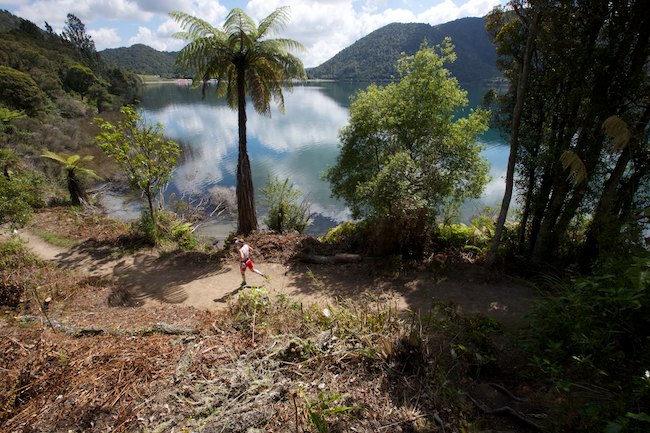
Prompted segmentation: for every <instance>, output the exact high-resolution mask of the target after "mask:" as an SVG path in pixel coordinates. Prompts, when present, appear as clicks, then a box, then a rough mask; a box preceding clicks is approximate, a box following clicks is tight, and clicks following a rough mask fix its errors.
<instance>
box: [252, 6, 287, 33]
mask: <svg viewBox="0 0 650 433" xmlns="http://www.w3.org/2000/svg"><path fill="white" fill-rule="evenodd" d="M289 11H290V7H289V6H282V7H279V8H277V9H276V10H275V11H273V13H271V15H269V16H268V17H266V18H264V19H263V20H262V21H260V25H259V26H258V29H257V31H258V34H259V38H263V37H265V36H267V35H271V34H275V33H276V32H279V31H282V30H284V29H285V28H286V27H287V24H288V23H289Z"/></svg>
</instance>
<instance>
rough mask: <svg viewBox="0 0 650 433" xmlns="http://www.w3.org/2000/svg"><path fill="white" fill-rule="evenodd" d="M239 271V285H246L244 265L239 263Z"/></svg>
mask: <svg viewBox="0 0 650 433" xmlns="http://www.w3.org/2000/svg"><path fill="white" fill-rule="evenodd" d="M239 270H240V271H241V285H242V286H243V285H245V284H246V264H245V263H240V266H239Z"/></svg>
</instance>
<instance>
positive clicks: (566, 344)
mask: <svg viewBox="0 0 650 433" xmlns="http://www.w3.org/2000/svg"><path fill="white" fill-rule="evenodd" d="M601 269H602V271H601V272H599V273H598V274H597V275H593V276H589V277H580V278H576V279H574V280H573V281H571V282H570V283H568V284H564V285H560V286H559V287H557V290H558V291H559V293H558V294H557V295H556V296H553V297H550V298H548V299H545V300H544V301H542V302H541V303H540V304H539V305H537V306H536V309H535V311H534V314H533V315H532V320H531V326H530V329H529V330H528V331H527V339H526V340H527V341H529V347H528V350H529V351H530V352H529V353H530V357H531V360H532V362H533V364H534V365H535V366H537V368H539V369H541V370H542V371H543V372H544V373H545V374H546V376H547V377H548V378H549V379H551V380H553V381H554V382H555V384H556V386H557V387H558V388H559V389H560V390H561V391H563V392H567V393H570V392H572V391H573V384H574V383H577V382H581V383H586V384H590V383H598V384H599V391H598V392H597V394H601V395H600V397H598V398H597V399H596V398H594V399H592V401H590V402H589V403H588V404H585V405H583V407H582V408H581V409H582V410H583V413H582V415H583V418H584V419H583V424H584V425H585V428H586V429H587V430H589V429H590V428H591V429H596V428H601V429H602V424H604V422H605V420H607V417H610V419H611V418H615V417H618V416H622V415H625V413H627V412H634V413H638V412H641V411H646V412H648V411H650V405H649V404H648V402H650V399H649V398H648V397H650V380H649V379H648V378H647V375H648V373H647V371H648V366H649V365H650V348H649V346H648V341H649V338H650V334H649V333H648V330H649V329H650V258H649V257H644V258H636V259H634V260H633V261H632V262H630V263H613V262H612V263H609V264H602V267H601ZM603 396H605V397H606V398H603ZM627 421H628V422H629V421H630V420H627ZM598 425H601V426H600V427H598ZM628 427H629V428H630V430H629V431H636V430H633V429H631V426H628ZM592 431H593V430H592ZM626 431H628V430H626ZM639 431H640V430H639Z"/></svg>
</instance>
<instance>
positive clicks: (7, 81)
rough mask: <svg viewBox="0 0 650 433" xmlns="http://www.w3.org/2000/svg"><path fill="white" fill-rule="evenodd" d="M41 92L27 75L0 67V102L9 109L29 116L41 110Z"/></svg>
mask: <svg viewBox="0 0 650 433" xmlns="http://www.w3.org/2000/svg"><path fill="white" fill-rule="evenodd" d="M43 96H44V95H43V92H42V91H41V89H39V88H38V85H37V84H36V82H35V81H34V80H33V79H32V77H30V76H29V75H27V74H25V73H24V72H20V71H19V70H17V69H13V68H9V67H7V66H2V65H0V101H2V103H3V104H6V105H7V106H8V107H9V108H10V109H15V110H25V111H26V112H27V113H29V114H30V115H34V114H36V112H38V111H39V110H41V109H42V108H43Z"/></svg>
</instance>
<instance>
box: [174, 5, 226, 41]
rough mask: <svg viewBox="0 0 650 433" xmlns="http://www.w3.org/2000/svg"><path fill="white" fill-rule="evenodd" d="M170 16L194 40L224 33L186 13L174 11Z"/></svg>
mask: <svg viewBox="0 0 650 433" xmlns="http://www.w3.org/2000/svg"><path fill="white" fill-rule="evenodd" d="M169 16H171V17H172V18H173V19H174V21H176V22H177V23H178V24H180V26H181V27H182V28H183V29H186V32H187V34H189V35H190V36H191V37H193V38H194V37H206V36H208V37H209V36H218V35H219V34H220V33H223V32H222V31H221V30H219V29H217V28H216V27H214V26H213V25H211V24H210V23H208V22H207V21H204V20H202V19H201V18H197V17H195V16H192V15H189V14H187V13H185V12H180V11H172V12H170V13H169ZM188 27H189V28H188ZM186 39H187V38H186Z"/></svg>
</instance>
